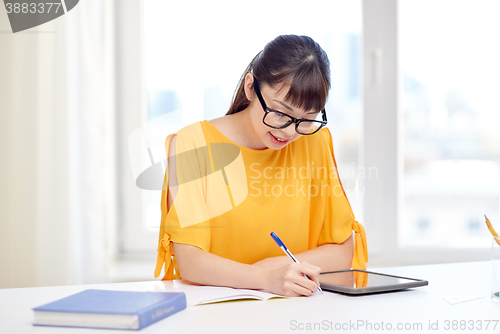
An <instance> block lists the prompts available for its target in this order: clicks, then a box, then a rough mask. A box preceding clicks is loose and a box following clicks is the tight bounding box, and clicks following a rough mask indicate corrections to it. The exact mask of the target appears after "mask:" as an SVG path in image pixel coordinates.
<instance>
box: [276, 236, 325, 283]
mask: <svg viewBox="0 0 500 334" xmlns="http://www.w3.org/2000/svg"><path fill="white" fill-rule="evenodd" d="M271 237H272V238H273V239H274V241H275V242H276V243H277V244H278V246H279V248H281V250H282V251H283V252H285V254H286V255H288V257H289V258H290V259H291V260H292V261H293V262H295V263H299V261H297V259H296V258H295V256H293V254H292V252H290V251H289V250H288V248H286V246H285V244H284V243H283V241H281V239H280V238H279V237H278V235H277V234H276V233H274V232H271ZM304 276H305V277H307V278H308V279H311V278H310V277H309V276H307V275H305V274H304ZM318 290H319V291H321V293H323V290H321V287H320V286H319V285H318Z"/></svg>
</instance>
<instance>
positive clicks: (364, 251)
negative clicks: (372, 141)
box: [318, 128, 368, 270]
mask: <svg viewBox="0 0 500 334" xmlns="http://www.w3.org/2000/svg"><path fill="white" fill-rule="evenodd" d="M325 130H326V131H322V132H323V133H324V135H325V139H326V141H327V143H328V149H329V152H328V154H329V156H330V157H331V159H332V160H333V167H334V168H333V170H332V171H331V173H330V175H329V181H330V187H331V188H330V196H329V197H328V198H327V199H326V201H327V203H326V208H325V209H326V210H325V221H324V224H323V229H322V231H321V234H320V239H319V242H318V244H319V245H322V244H326V243H342V242H344V241H345V240H347V238H349V237H350V236H351V235H352V231H354V243H355V246H354V254H353V257H352V268H353V269H363V270H364V269H366V263H367V262H368V248H367V243H366V234H365V229H364V228H363V225H361V224H360V223H358V222H357V221H356V220H355V217H354V213H353V212H352V208H351V205H350V204H349V201H348V199H347V196H346V194H345V191H344V187H343V186H342V182H341V181H340V177H339V175H338V170H337V162H336V161H335V155H334V153H333V143H332V136H331V133H330V131H329V130H328V128H325Z"/></svg>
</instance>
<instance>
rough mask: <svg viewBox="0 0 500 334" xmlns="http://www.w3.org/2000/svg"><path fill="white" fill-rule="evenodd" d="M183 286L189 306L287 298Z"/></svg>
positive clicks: (251, 291) (171, 289) (162, 290)
mask: <svg viewBox="0 0 500 334" xmlns="http://www.w3.org/2000/svg"><path fill="white" fill-rule="evenodd" d="M176 285H179V284H176ZM182 286H183V289H182V291H183V292H184V293H185V294H186V300H187V305H188V306H194V305H203V304H211V303H218V302H225V301H231V300H245V299H254V300H268V299H271V298H286V297H284V296H280V295H275V294H273V293H270V292H264V291H258V290H248V289H233V288H226V287H219V286H198V285H191V284H182ZM154 291H156V292H179V291H181V290H180V288H178V287H175V288H170V287H161V286H156V287H155V289H154Z"/></svg>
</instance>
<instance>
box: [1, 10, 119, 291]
mask: <svg viewBox="0 0 500 334" xmlns="http://www.w3.org/2000/svg"><path fill="white" fill-rule="evenodd" d="M114 4H115V2H114V1H101V0H85V1H80V2H79V4H78V5H77V6H76V7H75V8H74V9H73V10H72V11H70V12H68V13H67V14H66V15H63V16H62V17H59V18H58V19H56V20H54V21H52V22H49V23H46V24H44V25H41V26H39V27H36V28H33V29H30V30H27V31H25V32H19V33H16V34H13V33H11V32H9V31H10V26H9V23H8V18H7V15H6V13H5V11H0V159H1V160H0V288H11V287H27V286H44V285H65V284H84V283H97V282H107V281H109V269H108V268H109V267H110V264H111V262H112V261H113V258H114V256H115V249H116V242H115V239H116V238H115V236H116V231H115V229H116V177H115V170H116V163H115V161H116V154H115V147H116V143H115V140H116V139H115V138H116V135H115V129H116V119H115V107H114V101H115V92H114V86H115V82H114V77H115V76H114V70H113V69H114V67H115V66H114V43H113V41H114V33H115V32H114V28H113V27H114V15H113V12H114V11H113V8H114V7H113V6H114Z"/></svg>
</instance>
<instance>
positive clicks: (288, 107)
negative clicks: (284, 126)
mask: <svg viewBox="0 0 500 334" xmlns="http://www.w3.org/2000/svg"><path fill="white" fill-rule="evenodd" d="M273 101H274V102H278V103H279V104H281V105H282V106H283V107H285V108H287V109H288V110H290V111H293V108H292V107H290V106H289V105H288V104H286V103H285V102H283V101H279V100H274V99H273Z"/></svg>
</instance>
